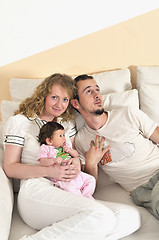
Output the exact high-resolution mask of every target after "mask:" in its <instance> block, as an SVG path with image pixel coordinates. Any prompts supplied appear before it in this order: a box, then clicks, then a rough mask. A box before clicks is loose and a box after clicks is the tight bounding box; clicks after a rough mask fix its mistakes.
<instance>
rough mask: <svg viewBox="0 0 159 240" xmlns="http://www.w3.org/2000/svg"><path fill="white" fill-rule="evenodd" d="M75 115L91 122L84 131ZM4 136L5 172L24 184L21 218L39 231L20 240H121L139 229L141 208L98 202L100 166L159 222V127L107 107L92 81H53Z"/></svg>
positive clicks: (127, 110) (58, 77) (129, 111)
mask: <svg viewBox="0 0 159 240" xmlns="http://www.w3.org/2000/svg"><path fill="white" fill-rule="evenodd" d="M75 111H77V112H78V113H79V114H81V116H82V117H83V119H84V120H85V126H84V127H83V128H81V129H80V130H79V131H78V132H77V131H76V124H75V119H74V116H75V114H74V113H75ZM4 132H5V139H4V145H5V152H4V171H5V173H6V175H7V176H8V177H10V178H16V179H20V180H21V181H20V189H19V193H18V200H17V203H18V211H19V214H20V216H21V218H22V219H23V221H24V222H25V223H26V224H28V225H29V226H30V227H32V228H34V229H36V230H38V231H37V233H35V234H33V235H30V236H28V235H25V236H23V237H22V238H20V240H48V239H49V240H54V239H56V240H75V239H76V240H96V239H98V240H104V239H105V240H117V239H121V238H123V237H125V236H127V235H129V234H131V233H133V232H134V231H137V230H138V229H139V228H140V225H141V219H140V213H139V211H138V210H137V208H136V207H132V206H128V205H125V204H120V203H110V202H106V201H99V200H96V199H94V197H93V194H94V192H95V188H96V185H97V184H98V166H99V164H102V167H103V169H104V171H105V172H106V173H107V174H108V175H109V176H111V177H112V179H113V180H114V181H115V182H117V183H119V184H120V185H121V186H122V187H123V188H124V189H125V190H126V191H129V192H130V194H131V196H132V198H133V200H134V202H135V203H136V204H137V205H139V206H143V207H146V208H147V209H148V210H149V211H150V212H151V213H152V214H153V215H154V216H155V217H156V218H158V219H159V171H158V169H159V147H158V144H159V127H158V125H157V123H155V122H154V121H152V120H151V119H150V118H149V117H148V116H147V115H145V114H144V113H143V112H142V111H141V110H137V109H134V108H133V107H121V108H117V109H114V110H112V111H107V109H104V108H103V98H102V94H101V92H100V88H99V86H98V85H97V83H96V81H95V79H93V77H92V76H88V75H85V74H84V75H80V76H78V77H76V78H75V79H72V77H70V76H68V75H66V74H60V73H56V74H53V75H51V76H49V77H47V78H46V79H44V80H43V81H42V82H41V84H40V85H39V86H38V87H37V88H36V89H35V91H34V93H33V94H32V96H31V97H28V98H27V99H25V100H24V101H23V102H21V104H20V105H19V109H18V110H17V111H16V112H15V114H14V116H11V117H10V118H9V119H8V121H7V122H6V124H5V129H4ZM107 159H109V161H107ZM123 209H124V211H123ZM132 216H133V217H132ZM130 219H131V228H128V227H127V226H125V222H129V220H130Z"/></svg>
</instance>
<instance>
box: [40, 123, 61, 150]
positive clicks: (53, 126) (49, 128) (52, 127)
mask: <svg viewBox="0 0 159 240" xmlns="http://www.w3.org/2000/svg"><path fill="white" fill-rule="evenodd" d="M60 129H61V130H64V127H63V126H62V125H61V124H59V123H57V122H47V123H46V124H44V125H43V126H42V127H41V129H40V133H39V136H38V141H39V143H40V145H42V144H47V143H46V138H50V139H51V137H52V135H53V133H54V132H56V131H57V130H60Z"/></svg>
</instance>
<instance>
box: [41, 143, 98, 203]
mask: <svg viewBox="0 0 159 240" xmlns="http://www.w3.org/2000/svg"><path fill="white" fill-rule="evenodd" d="M69 147H70V146H69ZM57 153H58V150H57V149H55V148H54V147H53V146H49V145H45V144H42V145H41V146H40V149H39V153H38V160H39V159H40V158H56V155H57ZM46 161H47V160H46ZM51 181H52V182H53V183H54V184H55V185H56V186H58V187H59V188H61V189H63V190H66V191H69V192H72V193H76V194H79V195H83V196H85V197H88V198H91V199H93V197H92V195H93V193H94V191H95V186H96V181H95V178H94V177H93V176H91V175H89V174H87V173H84V172H82V171H81V172H80V173H79V174H78V175H77V177H76V178H75V179H73V180H71V181H70V182H64V181H58V180H56V179H53V178H51Z"/></svg>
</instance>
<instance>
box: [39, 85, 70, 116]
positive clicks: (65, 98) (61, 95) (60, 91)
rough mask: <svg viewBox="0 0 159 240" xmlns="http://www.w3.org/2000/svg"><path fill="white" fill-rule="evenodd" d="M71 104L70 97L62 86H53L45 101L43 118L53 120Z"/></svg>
mask: <svg viewBox="0 0 159 240" xmlns="http://www.w3.org/2000/svg"><path fill="white" fill-rule="evenodd" d="M68 104H69V95H68V93H67V91H66V90H65V89H64V88H63V87H62V86H61V85H53V86H52V89H51V92H50V94H48V96H47V97H46V99H45V108H44V112H43V116H45V118H48V119H49V118H50V119H53V118H54V117H59V116H60V115H61V114H62V113H64V112H65V110H66V109H67V107H68Z"/></svg>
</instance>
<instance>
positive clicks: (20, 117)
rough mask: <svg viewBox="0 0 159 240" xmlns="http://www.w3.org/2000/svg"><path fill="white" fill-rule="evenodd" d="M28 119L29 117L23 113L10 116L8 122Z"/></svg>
mask: <svg viewBox="0 0 159 240" xmlns="http://www.w3.org/2000/svg"><path fill="white" fill-rule="evenodd" d="M27 119H28V118H27V117H26V116H24V115H22V114H16V115H13V116H11V117H9V119H8V121H7V122H19V123H20V122H25V121H27Z"/></svg>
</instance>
